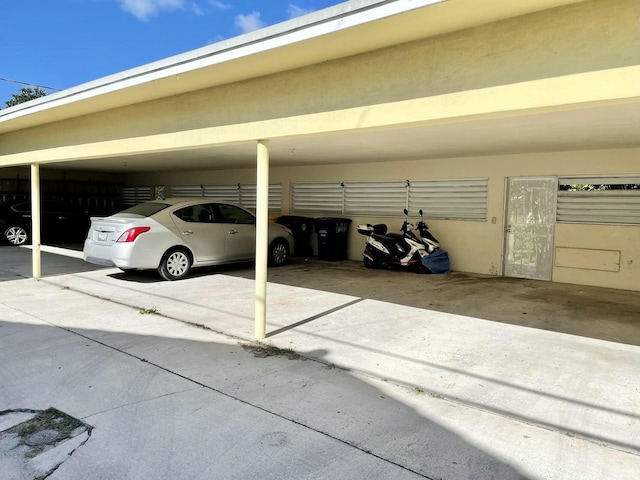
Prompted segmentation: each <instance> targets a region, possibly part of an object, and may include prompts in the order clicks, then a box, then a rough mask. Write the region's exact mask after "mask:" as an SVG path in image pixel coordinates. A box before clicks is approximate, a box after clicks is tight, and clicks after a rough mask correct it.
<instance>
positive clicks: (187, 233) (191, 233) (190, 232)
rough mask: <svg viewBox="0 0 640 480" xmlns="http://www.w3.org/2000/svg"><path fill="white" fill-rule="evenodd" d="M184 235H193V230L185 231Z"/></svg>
mask: <svg viewBox="0 0 640 480" xmlns="http://www.w3.org/2000/svg"><path fill="white" fill-rule="evenodd" d="M182 233H184V234H185V235H193V230H185V231H184V232H182Z"/></svg>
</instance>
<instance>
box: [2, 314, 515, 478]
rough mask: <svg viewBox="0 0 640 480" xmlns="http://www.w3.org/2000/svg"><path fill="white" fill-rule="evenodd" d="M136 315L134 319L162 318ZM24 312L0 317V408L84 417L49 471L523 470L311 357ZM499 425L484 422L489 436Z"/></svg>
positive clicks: (219, 474) (456, 473)
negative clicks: (39, 321)
mask: <svg viewBox="0 0 640 480" xmlns="http://www.w3.org/2000/svg"><path fill="white" fill-rule="evenodd" d="M142 318H143V320H140V323H141V325H140V326H139V327H136V326H132V328H131V330H134V331H135V330H137V331H139V332H143V331H145V330H146V329H148V330H153V329H154V327H151V326H150V324H153V323H156V322H158V323H162V322H164V320H162V319H149V318H146V317H142ZM134 320H135V319H134ZM29 322H30V324H27V323H22V322H20V321H16V320H15V319H12V320H11V321H0V333H1V335H0V345H1V348H0V361H1V363H2V364H3V368H2V369H1V370H0V385H2V387H0V392H2V395H0V399H1V400H0V410H6V409H16V408H24V409H32V408H33V409H35V408H48V407H50V406H51V407H55V408H57V409H59V410H62V411H65V412H67V413H69V414H70V415H73V416H74V417H76V418H78V419H81V420H82V421H83V422H85V423H86V424H88V425H90V426H91V427H93V428H94V434H93V435H92V436H91V438H90V439H89V440H88V441H87V442H86V444H84V445H83V446H82V447H80V448H79V449H78V451H76V452H75V453H74V454H73V456H71V457H69V458H68V459H66V461H65V463H64V464H63V465H62V466H61V467H60V468H59V470H58V471H56V474H57V475H60V478H90V477H95V478H97V477H100V478H102V477H103V476H105V475H106V476H108V477H109V478H155V477H156V476H157V473H158V472H163V475H164V476H166V477H167V478H205V477H206V478H256V476H257V474H258V473H264V472H269V473H270V475H272V476H276V477H278V478H350V479H354V480H355V479H371V478H394V479H405V478H406V479H411V478H423V477H426V478H449V479H458V478H459V479H463V478H464V479H468V478H478V479H480V478H483V479H491V478H494V479H498V478H499V479H512V478H526V477H524V476H523V475H522V474H521V473H519V472H518V471H517V470H516V469H514V468H513V467H512V466H510V465H508V464H507V463H506V462H505V461H504V460H503V459H497V458H495V457H494V456H492V455H490V454H488V453H487V451H485V450H484V449H482V448H479V447H478V446H476V445H473V444H471V443H469V442H468V441H465V440H464V439H463V438H462V437H461V436H460V435H458V434H456V433H454V432H452V431H450V430H448V429H447V428H444V427H443V426H441V425H439V424H438V423H437V422H435V421H433V420H432V419H429V418H426V417H425V416H424V415H420V414H418V413H417V412H416V411H415V409H413V408H411V407H409V406H407V405H405V404H403V403H402V402H400V401H397V400H395V399H394V398H392V396H390V395H389V394H388V393H387V392H384V391H381V390H380V389H378V388H375V387H373V386H372V385H370V384H369V383H365V382H363V381H362V380H361V379H359V378H358V377H356V376H353V375H350V374H349V373H348V372H345V371H343V370H340V369H332V368H328V367H327V366H326V365H323V364H321V363H318V362H314V361H305V360H304V359H303V358H300V357H296V356H294V357H288V356H286V355H281V353H282V352H279V351H274V352H273V353H272V354H266V355H265V354H264V352H258V353H256V351H255V350H252V351H249V350H247V349H246V348H245V346H243V345H239V344H235V343H219V342H218V341H216V337H213V336H212V334H211V333H210V332H207V331H203V330H197V329H196V330H194V329H193V328H190V327H186V326H179V327H175V326H173V328H174V330H175V331H174V333H177V335H176V337H181V338H171V337H167V336H163V335H161V334H155V335H149V334H138V333H136V334H133V333H130V332H125V331H117V330H119V329H120V327H118V326H117V325H114V326H112V327H111V328H112V329H110V326H109V322H108V320H105V327H106V328H105V329H92V328H88V329H87V328H78V327H76V326H74V325H70V324H67V325H64V326H63V325H61V326H60V327H56V326H45V325H36V324H33V322H34V320H33V319H30V320H29ZM134 323H135V322H134ZM218 338H219V337H218ZM299 353H301V354H302V355H305V352H299ZM307 353H310V354H312V355H313V356H315V357H320V358H322V357H323V356H324V355H323V354H322V352H319V351H314V352H307ZM325 353H326V352H325ZM289 358H293V359H289ZM9 386H10V387H9ZM424 400H425V402H426V403H425V406H426V407H427V408H431V407H429V402H431V403H433V402H436V403H439V404H443V403H446V402H445V401H443V400H437V399H433V398H430V397H427V396H425V398H424ZM433 408H434V412H436V411H437V410H438V409H437V408H436V407H433ZM204 426H208V427H206V428H203V427H204ZM503 434H504V432H503ZM496 436H497V435H496V432H492V433H489V432H487V440H486V443H485V445H486V447H487V449H489V448H496V446H497V445H496V443H495V442H497V441H498V440H497V438H496ZM519 441H520V439H517V438H513V439H510V438H501V439H499V441H498V443H500V444H502V443H504V444H507V445H509V444H511V443H513V444H514V445H517V442H519ZM492 442H493V445H491V443H492ZM481 443H482V442H481ZM147 446H149V447H147ZM523 448H524V447H523ZM247 452H251V455H250V458H248V457H247ZM0 453H2V452H0ZM0 456H1V455H0ZM89 472H90V473H89ZM87 475H88V476H87ZM105 478H106V477H105Z"/></svg>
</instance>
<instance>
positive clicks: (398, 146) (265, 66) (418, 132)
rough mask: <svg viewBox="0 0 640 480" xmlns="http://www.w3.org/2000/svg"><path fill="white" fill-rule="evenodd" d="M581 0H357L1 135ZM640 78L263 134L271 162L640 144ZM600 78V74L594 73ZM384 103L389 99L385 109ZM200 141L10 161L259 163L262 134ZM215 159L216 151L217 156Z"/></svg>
mask: <svg viewBox="0 0 640 480" xmlns="http://www.w3.org/2000/svg"><path fill="white" fill-rule="evenodd" d="M489 3H490V8H488V4H489ZM572 3H580V0H528V1H527V2H514V1H513V0H491V1H490V2H488V1H487V0H444V1H438V0H351V1H349V2H345V3H341V4H339V5H336V6H334V7H330V8H327V9H324V10H321V11H318V12H314V13H312V14H309V15H305V16H303V17H299V18H296V19H293V20H290V21H287V22H284V23H281V24H278V25H274V26H271V27H268V28H265V29H262V30H259V31H256V32H253V33H250V34H246V35H242V36H239V37H236V38H232V39H229V40H225V41H222V42H219V43H216V44H213V45H208V46H206V47H203V48H200V49H197V50H193V51H190V52H186V53H184V54H181V55H177V56H174V57H170V58H167V59H164V60H161V61H158V62H154V63H150V64H147V65H143V66H141V67H137V68H134V69H131V70H127V71H124V72H121V73H118V74H115V75H111V76H108V77H105V78H102V79H98V80H95V81H93V82H89V83H86V84H83V85H79V86H77V87H74V88H71V89H68V90H65V91H62V92H58V93H55V94H52V95H49V96H46V97H42V98H39V99H36V100H32V101H30V102H27V103H24V104H21V105H17V106H15V107H11V108H7V109H5V110H0V135H1V134H3V133H9V132H14V131H18V130H22V129H25V128H30V127H37V126H39V125H44V124H47V123H52V122H57V121H61V120H65V119H70V118H74V117H79V116H83V115H88V114H92V113H97V112H100V111H105V110H110V109H114V108H118V107H121V106H125V105H131V104H135V103H141V102H146V101H150V100H156V99H160V98H164V97H170V96H174V95H178V94H181V93H185V92H190V91H196V90H200V89H203V88H209V87H212V86H216V85H222V84H228V83H233V82H240V81H243V80H247V79H250V78H255V77H260V76H265V75H269V74H274V73H277V72H282V71H287V70H292V69H296V68H301V67H304V66H308V65H313V64H318V63H321V62H326V61H330V60H333V59H337V58H342V57H347V56H351V55H356V54H359V53H363V52H367V51H372V50H376V49H380V48H384V47H388V46H392V45H397V44H401V43H404V42H410V41H412V40H417V39H421V38H425V37H429V36H435V35H440V34H444V33H447V32H452V31H457V30H461V29H465V28H470V27H474V26H477V25H483V24H487V23H491V22H495V21H499V20H502V19H505V18H511V17H515V16H519V15H525V14H528V13H532V12H536V11H540V10H545V9H549V8H554V7H559V6H563V5H567V4H572ZM616 73H617V72H616ZM588 75H596V76H598V77H597V79H596V80H595V81H596V82H599V84H601V85H603V88H602V89H601V91H598V92H596V94H595V95H593V94H589V95H587V96H584V95H583V96H580V95H578V94H577V93H576V92H575V88H573V87H574V85H575V82H576V81H581V80H584V78H585V77H586V76H588ZM638 76H639V74H638V66H633V67H628V68H626V70H625V72H624V75H622V76H620V75H615V76H614V75H611V76H609V75H608V72H605V71H603V72H587V73H585V74H582V75H581V76H580V79H575V78H569V77H571V76H569V77H567V78H552V79H542V80H540V81H538V82H536V85H537V88H540V89H543V90H544V89H546V90H547V91H555V92H563V93H562V95H564V94H565V93H564V92H566V94H567V97H566V101H565V99H564V98H563V99H562V102H563V104H562V105H552V104H549V105H545V106H544V108H541V107H540V106H539V105H529V104H527V103H526V96H527V95H526V91H527V88H529V86H528V85H525V84H523V85H517V86H510V87H509V88H512V87H513V88H512V91H510V92H509V94H510V95H511V98H514V99H517V105H516V107H514V109H512V110H505V109H503V108H502V107H501V106H496V108H495V111H492V112H486V111H484V112H480V111H477V112H474V111H472V110H471V109H469V108H467V109H466V110H464V111H460V112H454V111H452V112H449V111H447V117H446V118H442V117H438V118H433V119H431V118H427V119H425V118H419V119H418V118H416V119H412V118H409V117H408V116H405V118H403V123H401V124H397V125H387V124H385V125H382V124H373V123H372V124H370V125H363V126H362V127H361V128H359V129H358V130H352V131H347V130H345V129H343V130H342V131H339V130H338V129H335V130H333V129H332V128H333V125H329V126H328V128H326V129H325V130H317V131H308V130H305V129H304V123H305V122H300V125H301V126H300V129H299V131H295V132H293V133H291V132H288V133H287V134H284V133H282V132H281V131H278V130H277V129H275V130H273V129H272V130H270V131H266V132H264V133H261V135H264V136H263V137H262V138H269V139H270V145H269V149H270V161H271V163H272V165H297V164H309V163H315V164H330V163H357V162H375V161H388V160H390V159H393V160H412V159H429V158H446V157H462V156H473V155H476V156H482V155H494V154H509V153H523V152H545V151H562V150H588V149H608V148H635V147H638V146H640V139H639V137H638V135H637V132H638V131H639V130H640V109H639V108H638V102H639V99H640V94H639V93H638V88H637V85H636V86H634V85H633V83H634V82H629V81H627V80H626V79H629V78H635V77H638ZM612 78H615V79H620V78H624V80H625V81H624V82H622V83H620V82H619V83H617V84H615V85H614V82H612V81H610V80H611V79H612ZM589 81H591V82H593V81H594V79H593V77H591V78H590V80H589ZM543 83H544V85H543ZM503 92H504V88H503V89H502V90H501V91H500V92H499V93H498V92H497V91H496V92H489V94H490V95H494V96H495V95H497V96H498V97H502V93H503ZM578 93H579V92H578ZM571 95H574V96H573V97H572V96H571ZM521 99H522V100H521ZM454 100H455V101H454V102H452V104H465V106H468V105H469V103H468V101H467V100H466V99H464V98H457V97H456V98H455V99H454ZM438 101H440V102H442V101H447V100H446V99H439V100H438ZM578 105H579V108H578V107H577V106H578ZM427 107H428V105H427ZM384 108H386V107H385V106H382V107H381V110H382V109H384ZM452 110H453V109H452ZM423 111H426V110H425V109H423ZM355 113H357V112H355ZM380 113H382V114H384V113H385V112H384V111H381V112H380ZM382 116H384V115H379V117H382ZM387 118H388V117H387ZM274 128H275V127H274ZM150 139H151V138H150ZM152 140H153V141H152V142H147V144H151V143H153V144H154V145H161V144H162V145H169V144H171V145H173V139H168V138H164V137H163V136H162V135H157V136H154V137H153V138H152ZM253 140H255V139H253ZM189 147H190V148H180V149H172V148H168V147H167V148H165V149H164V150H163V149H161V148H157V149H156V150H155V151H121V152H119V153H118V154H117V162H115V161H113V160H114V158H113V157H112V158H108V157H106V156H105V157H104V158H95V157H94V158H89V157H84V158H83V157H80V156H78V157H73V156H69V157H65V161H64V162H63V163H59V161H58V159H57V158H55V152H53V153H52V154H51V155H52V156H51V158H49V157H47V155H49V152H45V153H43V154H42V158H40V156H38V155H36V156H33V155H31V154H29V155H27V152H25V155H22V156H20V154H16V155H8V156H5V159H4V160H5V161H4V165H20V164H22V165H24V164H25V163H30V162H36V163H39V162H43V163H48V164H49V165H50V166H56V165H57V166H60V167H62V166H64V168H66V169H70V168H73V169H83V170H105V171H111V172H116V171H127V172H135V171H170V170H172V169H175V165H176V162H179V163H180V168H181V170H200V169H211V168H231V167H233V168H246V167H254V166H255V141H248V140H247V139H235V140H234V139H231V140H230V141H228V142H227V143H226V144H221V145H215V146H212V145H208V144H202V145H195V144H193V145H190V146H189ZM14 157H15V158H14ZM0 158H1V157H0ZM150 158H152V159H153V161H152V162H150V161H149V159H150ZM212 158H215V162H213V163H212Z"/></svg>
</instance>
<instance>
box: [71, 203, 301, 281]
mask: <svg viewBox="0 0 640 480" xmlns="http://www.w3.org/2000/svg"><path fill="white" fill-rule="evenodd" d="M255 238H256V220H255V216H254V215H253V214H252V213H251V212H249V211H247V210H245V209H244V208H242V207H239V206H237V205H232V204H229V203H219V202H211V201H207V199H206V198H199V199H194V198H168V199H166V200H154V201H150V202H145V203H141V204H139V205H136V206H134V207H131V208H128V209H126V210H123V211H122V212H119V213H116V214H115V215H112V216H110V217H106V218H95V217H94V218H92V219H91V228H90V229H89V233H88V236H87V239H86V240H85V242H84V249H83V257H84V260H85V261H87V262H91V263H95V264H98V265H107V266H116V267H118V268H120V269H121V270H124V271H126V270H133V269H157V270H158V272H159V273H160V275H161V276H162V277H163V278H164V279H165V280H179V279H182V278H184V277H186V276H187V275H188V274H189V271H190V270H191V267H192V266H206V265H219V264H225V263H235V262H246V261H249V260H252V259H254V258H255V242H256V240H255ZM292 249H293V235H292V233H291V230H289V229H288V228H287V227H284V226H282V225H278V224H275V223H269V264H270V265H282V264H283V263H285V261H286V260H287V258H288V257H289V252H291V251H292Z"/></svg>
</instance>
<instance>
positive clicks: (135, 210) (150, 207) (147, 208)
mask: <svg viewBox="0 0 640 480" xmlns="http://www.w3.org/2000/svg"><path fill="white" fill-rule="evenodd" d="M170 206H171V205H169V204H168V203H160V202H145V203H141V204H139V205H135V206H133V207H130V208H127V209H126V210H122V211H121V212H118V213H116V214H115V215H114V217H131V216H138V217H150V216H151V215H154V214H156V213H158V212H159V211H161V210H164V209H165V208H167V207H170Z"/></svg>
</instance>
